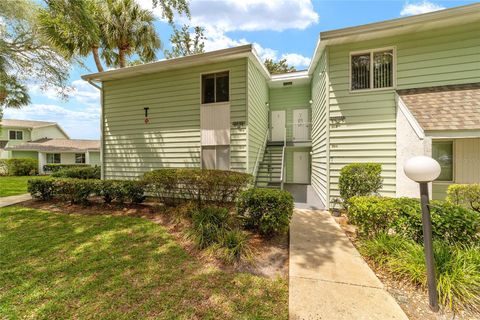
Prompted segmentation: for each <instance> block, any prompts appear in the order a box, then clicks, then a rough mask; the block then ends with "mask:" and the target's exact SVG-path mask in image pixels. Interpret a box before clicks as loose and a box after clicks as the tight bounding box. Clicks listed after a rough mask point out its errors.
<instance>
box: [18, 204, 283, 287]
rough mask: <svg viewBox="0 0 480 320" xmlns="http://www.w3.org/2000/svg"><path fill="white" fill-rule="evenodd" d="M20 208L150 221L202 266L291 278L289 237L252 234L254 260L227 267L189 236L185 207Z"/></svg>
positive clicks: (35, 206) (143, 205)
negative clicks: (267, 236)
mask: <svg viewBox="0 0 480 320" xmlns="http://www.w3.org/2000/svg"><path fill="white" fill-rule="evenodd" d="M18 205H19V206H23V207H27V208H34V209H40V210H46V211H50V212H57V213H64V214H81V215H113V216H129V217H138V218H143V219H149V220H151V221H153V222H154V223H158V224H160V225H162V226H163V227H165V228H166V229H167V230H168V231H169V233H170V234H171V235H172V236H173V237H174V238H175V239H176V240H177V241H178V242H179V243H180V245H181V246H182V247H183V248H184V249H185V250H186V251H187V252H189V253H190V254H191V255H193V256H195V257H196V258H198V259H200V260H201V261H202V262H203V263H205V264H209V265H215V266H217V267H219V268H221V269H223V270H229V271H232V272H248V273H252V274H255V275H260V276H264V277H268V278H275V277H281V278H283V279H287V278H288V246H289V243H288V234H285V235H280V236H277V237H274V238H272V239H264V238H262V237H260V236H259V235H258V234H255V233H250V244H251V247H252V251H253V257H252V261H242V262H240V263H237V264H235V265H226V264H224V263H222V262H221V261H220V260H218V259H216V258H215V257H214V256H213V255H212V254H208V253H207V252H205V251H202V250H198V249H197V248H196V247H195V245H194V243H193V242H192V241H190V240H189V239H188V237H187V236H186V231H187V228H188V227H189V221H188V219H186V218H185V213H186V211H187V210H188V209H187V207H185V206H181V205H180V206H178V207H165V206H163V205H162V204H159V203H158V202H154V201H152V200H150V199H149V200H148V201H146V202H145V203H142V204H123V205H119V204H105V203H103V202H102V201H101V200H100V199H95V200H94V201H91V202H90V203H89V204H88V205H87V206H83V205H72V204H70V203H67V202H63V201H59V200H50V201H39V200H28V201H25V202H22V203H20V204H18Z"/></svg>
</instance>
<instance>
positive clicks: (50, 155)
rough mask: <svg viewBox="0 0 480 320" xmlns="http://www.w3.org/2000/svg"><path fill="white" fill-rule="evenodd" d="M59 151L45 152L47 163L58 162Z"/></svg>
mask: <svg viewBox="0 0 480 320" xmlns="http://www.w3.org/2000/svg"><path fill="white" fill-rule="evenodd" d="M60 162H61V161H60V153H47V163H60Z"/></svg>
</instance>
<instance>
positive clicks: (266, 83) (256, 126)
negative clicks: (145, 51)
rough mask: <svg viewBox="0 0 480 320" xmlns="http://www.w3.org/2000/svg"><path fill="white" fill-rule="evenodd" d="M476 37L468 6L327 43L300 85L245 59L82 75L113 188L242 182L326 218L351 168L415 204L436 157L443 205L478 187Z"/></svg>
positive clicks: (195, 59) (216, 56)
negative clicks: (198, 174)
mask: <svg viewBox="0 0 480 320" xmlns="http://www.w3.org/2000/svg"><path fill="white" fill-rule="evenodd" d="M479 30H480V5H479V4H473V5H469V6H463V7H458V8H453V9H448V10H443V11H437V12H433V13H428V14H422V15H417V16H412V17H407V18H400V19H394V20H389V21H384V22H379V23H373V24H368V25H363V26H358V27H351V28H345V29H339V30H333V31H326V32H321V33H320V37H319V41H318V42H317V46H316V49H315V52H314V55H313V58H312V61H311V64H310V66H309V68H308V70H305V71H298V72H292V73H288V74H280V75H271V74H269V72H268V71H267V70H266V68H265V67H264V65H263V63H262V61H261V60H260V59H259V58H258V56H257V54H256V52H255V50H254V49H253V47H252V45H245V46H240V47H236V48H229V49H224V50H218V51H213V52H208V53H204V54H199V55H193V56H188V57H182V58H177V59H171V60H164V61H159V62H155V63H150V64H145V65H140V66H134V67H128V68H124V69H118V70H112V71H106V72H102V73H96V74H90V75H85V76H83V79H84V80H87V81H89V82H90V83H91V84H93V85H95V86H96V87H98V88H99V89H100V90H101V92H102V139H101V149H102V153H101V162H102V164H103V170H102V172H103V175H104V178H106V179H119V178H137V177H139V176H140V175H142V174H143V173H145V172H148V171H150V170H153V169H157V168H162V167H203V168H216V169H227V170H236V171H242V172H249V173H251V174H253V175H254V176H255V183H256V185H257V186H262V187H273V188H284V189H287V190H291V191H292V192H293V193H294V194H295V196H296V200H297V202H305V203H309V204H312V205H314V206H324V207H327V206H329V204H330V203H331V201H332V199H334V198H336V197H338V196H339V190H338V180H339V173H340V170H341V169H342V167H343V166H345V165H347V164H349V163H354V162H377V163H381V164H382V175H383V178H384V184H383V189H382V191H381V193H382V194H383V195H386V196H417V192H418V191H417V187H416V185H415V184H414V183H413V182H411V181H409V180H408V179H407V178H406V177H405V175H404V174H403V163H404V162H405V161H406V160H407V159H408V158H409V157H412V156H414V155H430V156H433V157H434V158H437V160H438V161H439V162H440V163H441V165H442V168H443V172H444V175H442V176H441V177H440V181H436V182H435V183H434V184H433V194H434V197H436V198H441V197H443V196H444V195H445V190H446V187H447V186H448V184H450V183H473V182H480V169H479V168H480V152H478V150H479V148H480V37H479ZM412 90H413V91H412ZM465 99H467V100H465ZM466 106H468V107H466ZM452 110H454V111H452ZM425 119H428V120H425ZM464 120H465V121H464ZM475 150H476V151H475Z"/></svg>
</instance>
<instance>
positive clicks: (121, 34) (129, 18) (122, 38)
mask: <svg viewBox="0 0 480 320" xmlns="http://www.w3.org/2000/svg"><path fill="white" fill-rule="evenodd" d="M101 8H102V10H100V12H101V21H102V22H101V25H100V28H101V31H102V35H103V36H104V38H103V41H104V43H103V45H104V46H105V48H106V49H107V50H104V51H103V57H104V59H105V61H106V63H107V65H108V66H113V67H120V68H124V67H125V66H126V65H127V57H129V56H131V55H133V54H136V55H138V57H139V59H140V60H141V61H142V62H149V61H152V60H155V59H156V53H155V52H156V50H157V49H160V48H161V47H162V44H161V42H160V38H159V37H158V35H157V33H156V31H155V27H154V24H153V23H154V21H155V17H154V15H153V13H152V12H151V11H149V10H145V9H142V8H140V6H139V5H138V4H137V3H136V2H135V1H134V0H106V1H105V2H104V3H103V4H102V5H101Z"/></svg>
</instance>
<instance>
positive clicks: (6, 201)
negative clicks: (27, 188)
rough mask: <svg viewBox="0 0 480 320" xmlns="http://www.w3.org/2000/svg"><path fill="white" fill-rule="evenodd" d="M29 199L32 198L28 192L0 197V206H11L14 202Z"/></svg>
mask: <svg viewBox="0 0 480 320" xmlns="http://www.w3.org/2000/svg"><path fill="white" fill-rule="evenodd" d="M30 199H32V197H31V196H30V194H28V193H25V194H20V195H18V196H10V197H0V208H1V207H7V206H11V205H14V204H16V203H19V202H23V201H27V200H30Z"/></svg>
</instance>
